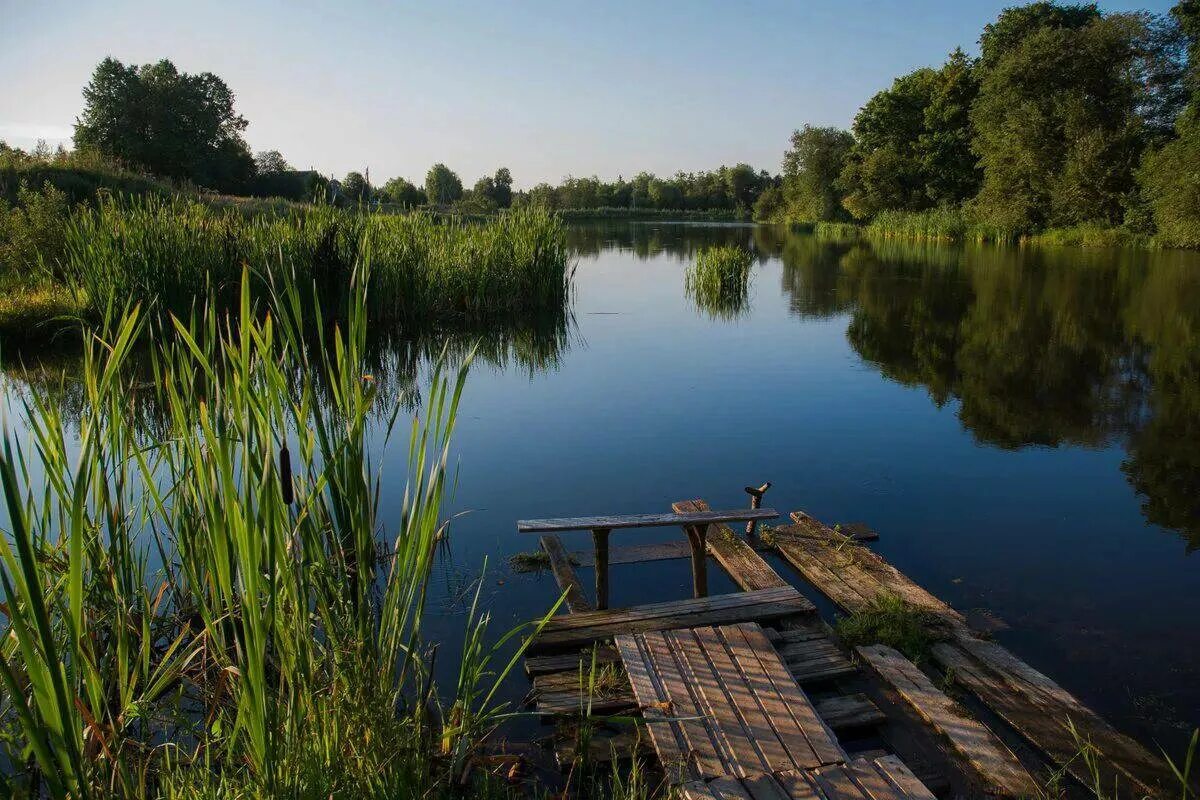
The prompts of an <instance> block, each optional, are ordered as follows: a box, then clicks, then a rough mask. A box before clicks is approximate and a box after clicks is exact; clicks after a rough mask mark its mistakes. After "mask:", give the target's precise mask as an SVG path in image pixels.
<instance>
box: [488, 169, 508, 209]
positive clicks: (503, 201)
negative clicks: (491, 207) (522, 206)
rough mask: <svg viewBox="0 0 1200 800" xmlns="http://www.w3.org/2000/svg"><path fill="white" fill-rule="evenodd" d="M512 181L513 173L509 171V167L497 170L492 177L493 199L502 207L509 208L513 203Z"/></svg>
mask: <svg viewBox="0 0 1200 800" xmlns="http://www.w3.org/2000/svg"><path fill="white" fill-rule="evenodd" d="M512 183H513V179H512V173H511V172H509V171H508V167H501V168H500V169H498V170H496V174H495V176H494V177H493V178H492V184H493V187H494V189H493V194H492V200H494V201H495V203H496V205H497V206H499V207H500V208H508V207H509V206H511V205H512Z"/></svg>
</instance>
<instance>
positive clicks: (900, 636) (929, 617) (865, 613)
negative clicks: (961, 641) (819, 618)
mask: <svg viewBox="0 0 1200 800" xmlns="http://www.w3.org/2000/svg"><path fill="white" fill-rule="evenodd" d="M834 628H835V629H836V631H837V633H838V636H840V637H841V638H842V640H843V641H845V642H846V644H847V645H848V646H850V647H858V646H860V645H869V644H885V645H887V646H889V647H893V648H895V649H896V650H899V651H900V652H901V653H903V654H904V655H906V656H907V657H908V658H909V659H911V660H912V661H914V662H921V661H924V660H925V659H927V658H928V657H929V653H930V649H931V648H932V647H933V645H934V644H936V643H937V642H939V641H941V640H942V639H943V638H945V637H944V635H943V634H942V632H941V627H940V625H939V620H938V619H937V617H936V616H934V615H933V614H931V613H930V612H928V611H925V610H924V609H921V608H917V607H916V606H913V605H911V604H909V603H906V602H905V601H904V600H903V598H901V597H899V596H897V595H894V594H883V595H880V596H879V597H878V598H876V599H875V600H873V601H872V602H871V603H870V605H869V606H868V607H867V608H866V609H864V610H862V611H859V612H856V613H854V614H851V615H849V616H847V617H842V618H841V619H839V620H838V621H837V622H836V623H835V625H834Z"/></svg>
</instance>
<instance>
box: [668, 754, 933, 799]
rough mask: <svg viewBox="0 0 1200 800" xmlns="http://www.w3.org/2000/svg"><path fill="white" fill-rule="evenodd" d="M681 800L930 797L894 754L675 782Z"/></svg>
mask: <svg viewBox="0 0 1200 800" xmlns="http://www.w3.org/2000/svg"><path fill="white" fill-rule="evenodd" d="M680 788H681V790H682V796H683V797H684V798H685V800H933V794H932V793H931V792H930V791H929V790H928V789H926V788H925V787H924V786H923V785H922V784H921V782H920V781H919V780H917V778H916V777H915V776H914V775H913V774H912V773H911V772H910V771H909V770H908V768H907V767H905V766H904V764H903V763H902V762H901V761H900V760H899V759H897V758H896V757H895V756H883V757H881V758H876V759H865V758H856V759H854V760H852V761H850V762H849V763H847V764H833V765H830V766H825V767H819V768H817V769H813V770H794V771H788V772H783V773H780V774H777V775H772V774H768V773H758V774H755V775H749V776H744V777H741V776H730V775H722V776H720V777H718V778H716V779H714V780H711V781H707V782H705V781H692V782H689V783H686V784H684V785H683V786H682V787H680Z"/></svg>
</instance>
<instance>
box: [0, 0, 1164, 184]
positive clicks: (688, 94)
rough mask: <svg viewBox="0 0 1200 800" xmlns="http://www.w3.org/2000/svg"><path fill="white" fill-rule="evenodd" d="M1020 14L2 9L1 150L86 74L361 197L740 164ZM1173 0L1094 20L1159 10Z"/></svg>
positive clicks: (483, 3) (150, 2)
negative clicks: (437, 176)
mask: <svg viewBox="0 0 1200 800" xmlns="http://www.w3.org/2000/svg"><path fill="white" fill-rule="evenodd" d="M1015 3H1016V0H909V1H908V2H902V1H901V0H896V1H895V2H867V1H866V0H841V1H840V2H834V1H833V0H828V1H827V0H792V1H791V2H787V1H785V0H724V1H722V2H718V1H715V0H714V1H711V2H710V1H709V0H692V2H682V1H681V2H653V1H652V0H642V2H631V1H626V0H622V1H621V2H579V1H577V0H553V1H548V2H540V1H539V2H503V1H500V0H491V1H490V2H489V1H487V0H470V1H468V0H461V1H460V0H444V1H443V2H436V3H435V2H430V3H415V2H398V1H396V0H393V2H381V1H375V2H365V0H364V1H363V2H343V3H333V2H328V3H318V2H312V1H310V0H292V1H291V2H282V1H278V2H265V1H262V0H238V2H231V1H230V0H211V1H210V0H192V2H177V1H176V0H107V1H106V2H95V1H94V0H77V1H76V2H59V1H58V0H36V1H35V0H0V75H3V76H4V77H3V79H2V80H0V139H4V140H6V141H8V142H9V143H10V144H13V145H16V146H21V147H28V146H31V145H32V144H33V143H34V142H35V140H36V139H38V138H44V139H46V140H48V141H49V142H50V143H51V144H55V143H57V142H58V141H61V140H65V139H69V137H70V135H71V124H72V123H73V121H74V119H75V116H76V115H77V114H78V113H79V111H80V109H81V106H82V102H83V100H82V96H81V93H80V90H81V89H82V87H83V85H84V84H85V83H86V82H87V80H88V77H89V76H90V74H91V72H92V70H93V69H94V68H95V66H96V64H97V62H99V61H100V59H102V58H103V57H104V56H106V55H112V56H114V57H116V58H118V59H120V60H122V61H125V62H127V63H144V62H147V61H156V60H158V59H160V58H170V59H171V60H172V61H174V62H175V64H176V66H178V67H179V68H180V69H181V70H184V71H187V72H201V71H205V70H208V71H211V72H214V73H216V74H217V75H220V76H221V77H222V78H224V79H225V81H226V82H227V83H228V84H229V85H230V87H231V88H232V89H233V91H234V93H235V94H236V96H237V106H238V109H239V111H240V112H241V113H242V115H243V116H245V117H246V118H247V119H248V120H249V121H250V126H249V128H248V129H247V130H246V138H247V140H248V141H249V143H250V146H251V149H253V150H255V151H258V150H265V149H278V150H280V151H281V152H283V154H284V156H285V157H286V158H287V159H288V160H289V161H290V162H291V163H292V164H293V165H294V166H296V167H300V168H308V167H312V168H315V169H318V170H321V171H322V172H325V173H333V174H335V175H342V174H344V173H345V172H347V171H348V170H352V169H357V170H362V169H364V168H369V169H370V172H371V179H372V182H374V183H381V182H382V181H383V180H385V179H387V178H389V177H392V176H394V175H403V176H405V177H408V178H411V179H415V180H417V181H418V182H419V181H420V180H421V179H422V178H423V176H424V174H425V171H426V170H427V169H428V168H429V166H430V165H431V164H433V163H434V162H437V161H443V162H445V163H446V164H447V165H448V166H450V167H451V168H452V169H454V170H456V171H457V172H459V174H460V175H462V177H463V180H464V181H465V182H467V183H468V185H469V184H470V183H472V182H474V180H475V179H476V178H478V177H479V176H480V175H483V174H490V173H492V172H494V171H495V169H496V167H498V166H501V165H505V166H508V167H509V168H510V169H511V170H512V173H513V178H514V180H515V183H516V184H517V186H518V187H528V186H530V185H532V184H534V183H537V182H538V181H542V180H548V181H551V182H557V181H558V180H559V179H561V178H562V177H563V176H565V175H577V176H582V175H593V174H595V175H599V176H601V177H605V178H614V177H616V176H617V175H618V174H622V175H625V176H626V177H629V176H630V175H632V174H634V173H636V172H638V171H640V170H649V171H651V172H656V173H659V174H671V173H674V172H675V171H677V170H685V171H690V170H697V169H710V168H714V167H716V166H719V165H721V164H733V163H736V162H739V161H745V162H748V163H750V164H752V165H754V167H755V168H758V169H764V168H765V169H769V170H771V171H772V172H775V171H778V169H779V164H780V161H781V158H782V154H783V150H784V149H785V147H786V145H787V139H788V136H789V135H790V133H791V132H792V130H794V129H795V128H798V127H799V126H801V125H803V124H804V123H812V124H815V125H839V126H848V125H849V123H850V121H851V120H852V119H853V117H854V114H855V112H856V111H857V110H858V108H859V106H860V105H861V104H862V103H863V102H864V101H865V100H866V99H867V98H868V97H870V95H871V94H872V93H873V92H875V91H877V90H879V89H880V88H883V87H885V86H887V85H888V84H889V83H890V82H891V80H892V78H894V77H895V76H897V75H900V74H902V73H904V72H906V71H908V70H911V69H913V68H915V67H918V66H922V65H926V64H934V63H937V62H939V61H940V60H941V59H942V58H943V57H944V56H945V55H946V53H948V52H949V51H950V50H952V49H953V48H954V47H955V46H962V47H963V48H964V49H966V50H968V51H970V52H974V51H975V49H976V40H977V39H978V37H979V32H980V30H981V29H982V27H983V25H984V24H985V23H987V22H988V21H990V20H992V19H994V18H995V16H996V14H997V13H998V12H999V11H1000V9H1001V8H1003V7H1004V6H1007V5H1013V4H1015ZM1171 4H1172V2H1171V0H1142V1H1141V2H1137V1H1136V0H1111V1H1110V2H1104V3H1102V7H1103V8H1104V9H1105V10H1128V9H1136V8H1145V9H1147V10H1149V11H1152V12H1155V13H1164V12H1166V11H1167V9H1168V8H1169V7H1170V6H1171Z"/></svg>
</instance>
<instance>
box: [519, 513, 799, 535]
mask: <svg viewBox="0 0 1200 800" xmlns="http://www.w3.org/2000/svg"><path fill="white" fill-rule="evenodd" d="M778 517H779V512H778V511H776V510H775V509H773V508H735V509H731V510H729V511H702V512H696V513H691V514H623V515H617V516H606V517H555V518H551V519H523V520H519V521H518V522H517V531H518V532H520V533H558V532H561V531H588V530H596V529H597V528H601V529H604V530H610V531H611V530H619V529H623V528H664V527H680V528H686V527H689V526H692V525H709V524H711V523H714V522H747V521H749V520H752V519H757V520H764V519H776V518H778Z"/></svg>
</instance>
